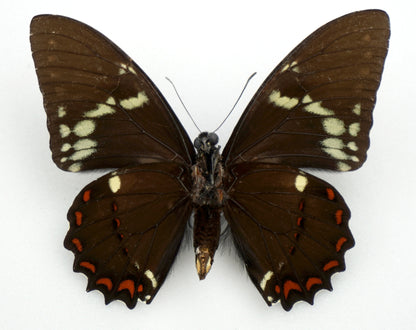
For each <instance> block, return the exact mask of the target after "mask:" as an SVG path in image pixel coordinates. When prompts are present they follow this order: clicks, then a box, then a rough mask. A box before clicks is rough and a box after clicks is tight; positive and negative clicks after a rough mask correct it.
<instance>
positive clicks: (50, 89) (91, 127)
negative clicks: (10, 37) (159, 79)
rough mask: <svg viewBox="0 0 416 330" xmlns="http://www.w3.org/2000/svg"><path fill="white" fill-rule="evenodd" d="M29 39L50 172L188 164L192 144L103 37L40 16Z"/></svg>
mask: <svg viewBox="0 0 416 330" xmlns="http://www.w3.org/2000/svg"><path fill="white" fill-rule="evenodd" d="M30 40H31V46H32V53H33V59H34V62H35V66H36V72H37V76H38V80H39V85H40V89H41V91H42V94H43V98H44V106H45V109H46V114H47V117H48V129H49V132H50V147H51V150H52V157H53V160H54V162H55V163H56V164H57V166H58V167H60V168H61V169H63V170H69V171H75V172H76V171H79V170H87V169H94V168H112V167H122V166H126V165H131V164H138V163H149V162H161V161H162V162H163V161H172V160H173V161H175V162H179V163H185V164H191V163H192V159H193V157H194V149H193V146H192V143H191V141H190V140H189V137H188V135H187V134H186V132H185V130H184V129H183V127H182V125H181V124H180V122H179V121H178V119H177V117H176V115H175V114H174V113H173V111H172V110H171V108H170V106H169V105H168V103H167V102H166V101H165V99H164V98H163V96H162V95H161V93H160V92H159V91H158V89H157V88H156V86H155V85H154V84H153V83H152V81H151V80H150V79H149V78H148V77H147V76H146V74H145V73H144V72H143V71H142V70H141V69H140V68H139V67H138V66H137V65H136V64H135V63H134V62H133V61H132V60H131V58H130V57H128V56H127V55H126V54H125V53H124V52H123V51H122V50H121V49H120V48H118V47H117V46H116V45H115V44H114V43H112V42H111V41H110V40H109V39H108V38H106V37H105V36H104V35H102V34H101V33H99V32H98V31H96V30H94V29H93V28H91V27H89V26H87V25H85V24H83V23H81V22H78V21H76V20H73V19H70V18H67V17H62V16H53V15H41V16H36V17H34V18H33V20H32V22H31V37H30Z"/></svg>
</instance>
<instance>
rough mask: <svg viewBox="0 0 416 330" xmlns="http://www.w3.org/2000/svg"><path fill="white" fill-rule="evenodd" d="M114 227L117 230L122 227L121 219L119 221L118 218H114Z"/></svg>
mask: <svg viewBox="0 0 416 330" xmlns="http://www.w3.org/2000/svg"><path fill="white" fill-rule="evenodd" d="M113 221H114V226H115V227H116V228H118V227H120V219H117V218H114V220H113Z"/></svg>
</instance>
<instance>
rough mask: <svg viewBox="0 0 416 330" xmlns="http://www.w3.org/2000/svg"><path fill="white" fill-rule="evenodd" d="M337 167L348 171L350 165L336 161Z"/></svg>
mask: <svg viewBox="0 0 416 330" xmlns="http://www.w3.org/2000/svg"><path fill="white" fill-rule="evenodd" d="M337 167H338V170H340V171H342V172H345V171H349V170H350V169H351V166H350V165H348V164H346V163H344V162H338V163H337Z"/></svg>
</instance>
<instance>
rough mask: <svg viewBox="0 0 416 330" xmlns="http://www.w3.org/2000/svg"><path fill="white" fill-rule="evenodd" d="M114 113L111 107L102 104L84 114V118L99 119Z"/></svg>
mask: <svg viewBox="0 0 416 330" xmlns="http://www.w3.org/2000/svg"><path fill="white" fill-rule="evenodd" d="M115 112H116V110H115V109H114V108H113V107H112V106H109V105H108V104H104V103H99V104H97V107H96V108H95V109H93V110H90V111H87V112H85V113H84V117H87V118H100V117H102V116H106V115H111V114H113V113H115Z"/></svg>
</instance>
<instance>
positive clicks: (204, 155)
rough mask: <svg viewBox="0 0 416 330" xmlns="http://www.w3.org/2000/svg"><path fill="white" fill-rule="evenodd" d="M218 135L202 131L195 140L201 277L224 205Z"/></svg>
mask: <svg viewBox="0 0 416 330" xmlns="http://www.w3.org/2000/svg"><path fill="white" fill-rule="evenodd" d="M217 143H218V136H217V135H216V134H215V133H207V132H203V133H201V134H199V136H198V137H197V138H196V139H195V141H194V146H195V148H196V150H197V159H196V162H195V165H194V166H193V167H192V179H193V187H192V201H193V204H194V217H195V223H194V248H195V258H196V268H197V271H198V275H199V278H200V279H204V278H205V276H206V274H207V273H208V272H209V270H210V268H211V265H212V262H213V260H214V254H215V251H216V250H217V248H218V243H219V237H220V232H221V225H220V215H221V212H222V207H223V205H224V190H223V183H222V179H223V168H222V164H221V156H220V152H219V150H220V147H219V146H217Z"/></svg>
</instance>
